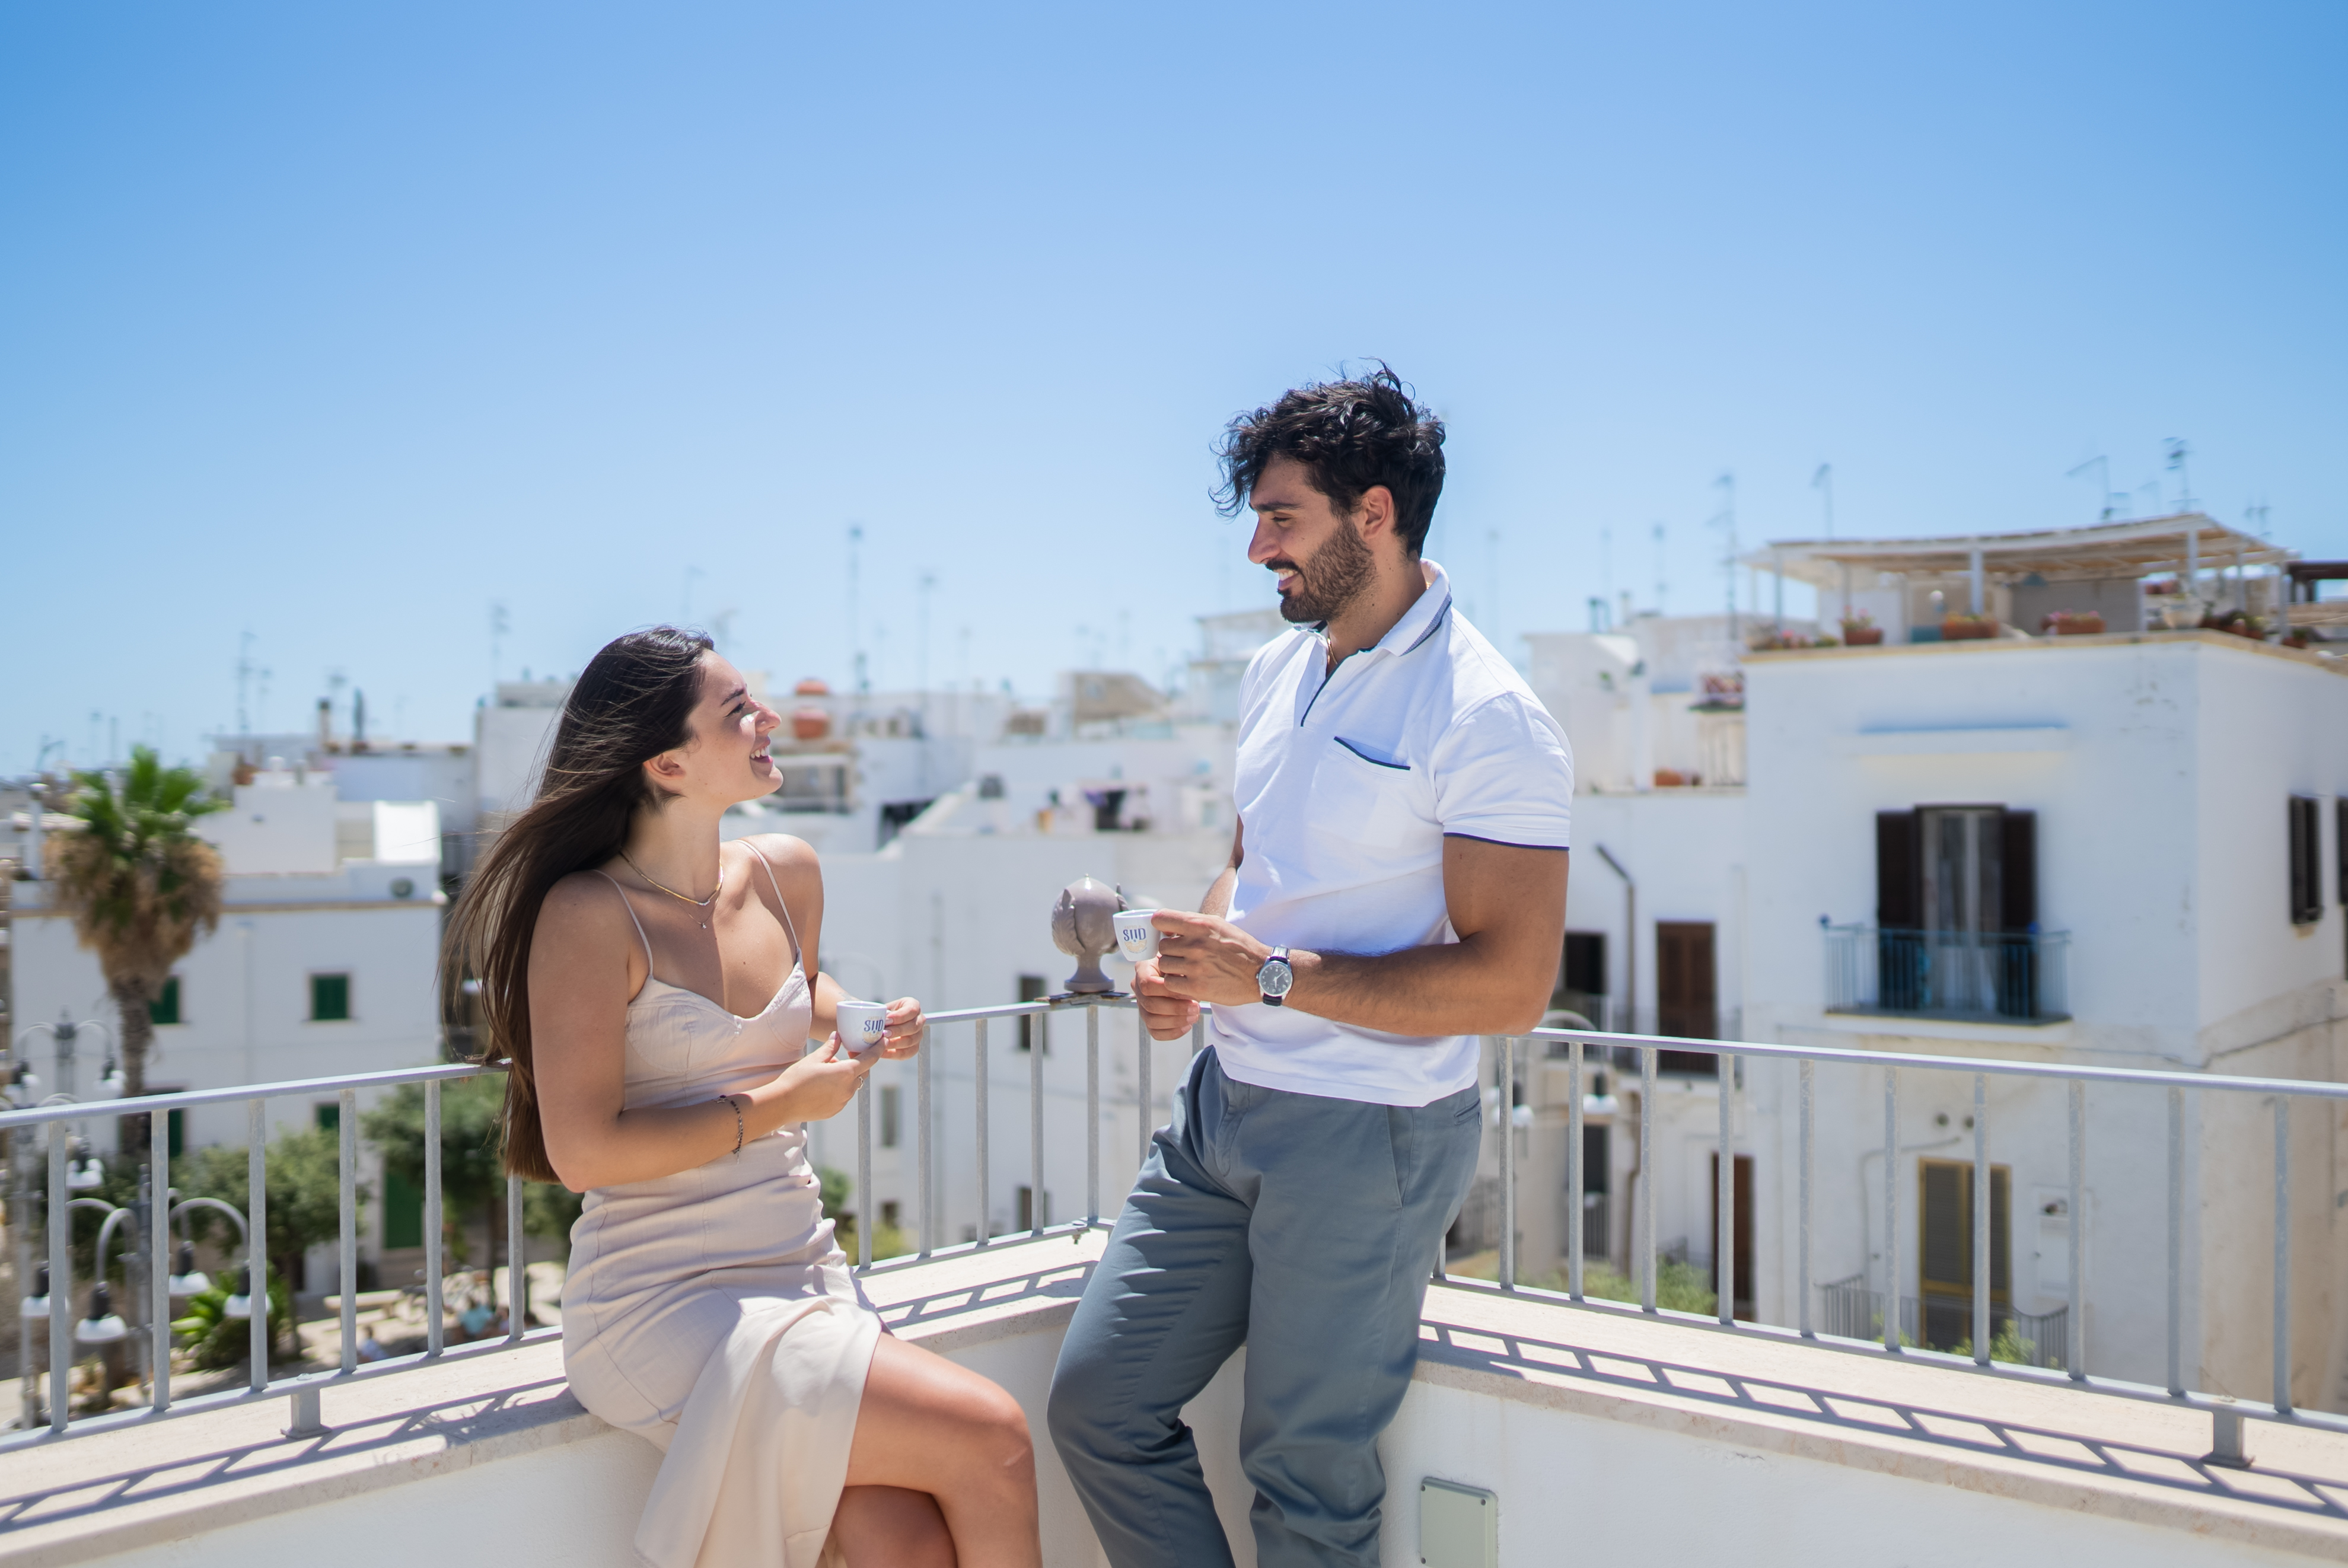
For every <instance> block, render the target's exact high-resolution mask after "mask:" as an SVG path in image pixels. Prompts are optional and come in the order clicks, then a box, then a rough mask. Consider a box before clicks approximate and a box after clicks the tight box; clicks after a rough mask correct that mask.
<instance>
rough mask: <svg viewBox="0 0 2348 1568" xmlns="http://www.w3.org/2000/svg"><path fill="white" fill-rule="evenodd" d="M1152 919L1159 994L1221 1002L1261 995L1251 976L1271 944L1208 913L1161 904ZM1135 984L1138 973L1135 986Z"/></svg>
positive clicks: (1240, 1003) (1231, 1003) (1250, 999)
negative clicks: (1155, 939) (1155, 934)
mask: <svg viewBox="0 0 2348 1568" xmlns="http://www.w3.org/2000/svg"><path fill="white" fill-rule="evenodd" d="M1153 923H1154V924H1156V926H1157V927H1158V976H1157V977H1158V979H1159V981H1160V982H1161V984H1162V987H1163V990H1162V994H1163V995H1171V996H1180V997H1185V998H1188V999H1189V1000H1190V1001H1192V1002H1212V1003H1214V1004H1215V1005H1216V1006H1222V1007H1240V1006H1246V1005H1247V1004H1249V1003H1251V1002H1260V1001H1262V999H1263V992H1262V990H1261V989H1260V988H1259V987H1258V986H1257V985H1256V982H1255V975H1256V971H1257V970H1259V969H1261V968H1262V967H1263V961H1264V960H1265V959H1267V958H1269V957H1271V956H1272V947H1271V944H1268V943H1262V942H1258V941H1257V940H1256V939H1255V938H1254V937H1252V936H1250V935H1249V934H1247V933H1246V932H1244V931H1241V929H1240V928H1239V927H1238V926H1236V925H1233V924H1232V923H1231V922H1230V921H1228V920H1218V919H1216V918H1215V917H1214V916H1213V915H1211V914H1186V913H1183V912H1182V911H1180V910H1174V909H1161V910H1159V912H1158V914H1157V918H1156V920H1155V921H1154V922H1153ZM1138 984H1139V982H1138V978H1137V981H1136V985H1137V988H1138Z"/></svg>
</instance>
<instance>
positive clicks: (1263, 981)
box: [1255, 947, 1296, 1007]
mask: <svg viewBox="0 0 2348 1568" xmlns="http://www.w3.org/2000/svg"><path fill="white" fill-rule="evenodd" d="M1295 984H1296V971H1295V970H1294V969H1292V968H1291V967H1290V966H1289V963H1288V949H1287V948H1285V947H1275V948H1273V949H1272V956H1271V957H1269V958H1267V959H1265V960H1264V961H1263V967H1262V968H1261V969H1259V970H1257V971H1256V972H1255V988H1256V989H1257V990H1258V991H1260V992H1262V994H1263V1005H1264V1006H1267V1007H1279V1006H1285V1005H1286V1004H1287V1001H1288V991H1289V987H1291V986H1292V985H1295Z"/></svg>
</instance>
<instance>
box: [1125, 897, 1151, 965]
mask: <svg viewBox="0 0 2348 1568" xmlns="http://www.w3.org/2000/svg"><path fill="white" fill-rule="evenodd" d="M1156 913H1158V912H1157V911H1156V910H1154V909H1120V910H1118V911H1117V951H1118V952H1119V953H1122V954H1125V961H1126V962H1127V963H1128V964H1138V963H1140V962H1141V961H1142V960H1143V959H1145V958H1155V957H1157V956H1158V925H1157V923H1156V922H1155V921H1153V920H1152V919H1151V918H1150V917H1151V916H1152V915H1154V914H1156Z"/></svg>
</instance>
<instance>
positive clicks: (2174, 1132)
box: [2168, 1085, 2185, 1398]
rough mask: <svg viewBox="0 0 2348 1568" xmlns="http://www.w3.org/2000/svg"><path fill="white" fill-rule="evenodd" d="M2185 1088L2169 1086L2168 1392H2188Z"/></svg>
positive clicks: (2178, 1393)
mask: <svg viewBox="0 0 2348 1568" xmlns="http://www.w3.org/2000/svg"><path fill="white" fill-rule="evenodd" d="M2184 1278H2185V1091H2184V1090H2183V1089H2181V1088H2176V1087H2175V1086H2173V1085H2172V1086H2171V1087H2170V1088H2169V1090H2168V1392H2169V1393H2170V1395H2172V1396H2173V1397H2176V1398H2183V1397H2184V1394H2185V1287H2184Z"/></svg>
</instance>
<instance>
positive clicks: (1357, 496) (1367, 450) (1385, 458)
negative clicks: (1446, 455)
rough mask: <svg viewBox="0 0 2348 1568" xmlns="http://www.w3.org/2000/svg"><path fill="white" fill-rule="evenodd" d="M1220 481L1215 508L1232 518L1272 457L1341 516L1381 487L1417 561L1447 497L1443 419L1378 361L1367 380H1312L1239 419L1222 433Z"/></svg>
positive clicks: (1405, 543)
mask: <svg viewBox="0 0 2348 1568" xmlns="http://www.w3.org/2000/svg"><path fill="white" fill-rule="evenodd" d="M1218 455H1219V456H1220V458H1221V459H1222V464H1223V482H1222V485H1221V486H1220V488H1219V489H1218V490H1216V491H1215V505H1216V507H1217V509H1218V510H1219V511H1221V512H1222V514H1223V515H1224V516H1226V517H1234V516H1237V515H1238V514H1239V511H1240V510H1241V508H1242V507H1244V506H1246V505H1247V501H1248V496H1249V494H1250V493H1251V492H1252V491H1253V490H1254V489H1255V487H1256V482H1257V481H1258V480H1261V479H1262V478H1263V471H1264V469H1266V468H1267V467H1269V466H1270V465H1271V462H1272V459H1274V458H1293V459H1296V460H1297V461H1298V462H1300V463H1302V464H1303V465H1304V468H1305V471H1306V472H1307V473H1309V474H1310V475H1311V476H1312V481H1313V489H1314V490H1319V491H1320V492H1321V493H1322V494H1323V495H1325V496H1327V497H1328V498H1329V504H1330V505H1331V506H1332V507H1334V508H1335V509H1336V510H1337V511H1338V512H1340V513H1341V514H1342V513H1346V512H1351V511H1353V510H1354V507H1356V506H1358V505H1359V504H1361V500H1362V493H1363V492H1364V491H1365V490H1368V489H1369V488H1370V487H1371V486H1373V485H1384V486H1385V487H1386V490H1387V491H1388V493H1390V494H1391V495H1392V496H1393V497H1394V501H1395V537H1396V538H1397V539H1399V540H1401V541H1402V544H1403V548H1404V549H1405V550H1406V551H1407V552H1409V553H1410V555H1411V556H1412V557H1413V558H1414V559H1416V557H1417V555H1418V552H1419V551H1420V550H1421V549H1422V548H1423V547H1424V546H1425V545H1426V531H1427V528H1428V526H1429V525H1430V524H1432V523H1433V522H1434V521H1435V502H1436V498H1437V497H1438V496H1440V495H1441V494H1442V493H1443V421H1442V420H1440V419H1438V418H1436V417H1435V415H1434V413H1433V411H1432V410H1430V409H1428V408H1427V407H1425V406H1424V405H1422V404H1420V403H1418V402H1417V401H1416V400H1415V399H1414V398H1413V397H1411V391H1410V388H1409V387H1406V386H1405V385H1403V380H1402V377H1399V376H1396V375H1395V373H1394V372H1393V371H1392V370H1390V369H1388V368H1387V367H1386V365H1385V361H1383V360H1381V361H1379V362H1378V367H1377V369H1376V370H1375V371H1373V372H1372V373H1370V374H1369V375H1367V376H1361V377H1354V379H1352V380H1350V381H1324V382H1316V383H1314V384H1313V385H1312V386H1309V387H1298V388H1296V389H1295V390H1294V391H1292V392H1290V393H1287V394H1285V395H1284V396H1283V397H1282V398H1281V399H1280V401H1279V402H1277V403H1274V404H1273V405H1272V407H1269V408H1258V409H1257V410H1256V411H1255V412H1254V413H1252V414H1241V416H1239V417H1238V418H1235V419H1233V420H1232V421H1231V425H1230V427H1229V428H1227V429H1225V430H1224V432H1223V442H1222V447H1221V449H1220V452H1219V454H1218Z"/></svg>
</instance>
